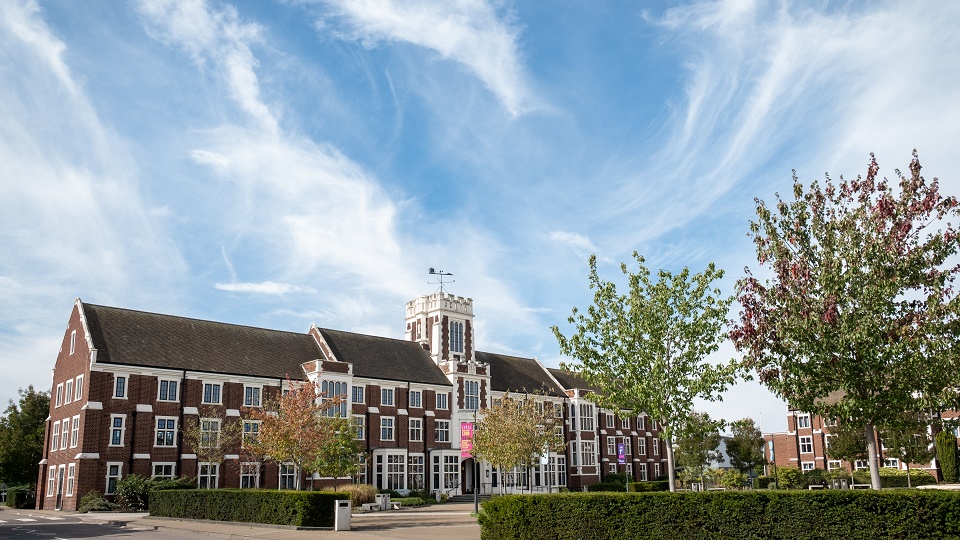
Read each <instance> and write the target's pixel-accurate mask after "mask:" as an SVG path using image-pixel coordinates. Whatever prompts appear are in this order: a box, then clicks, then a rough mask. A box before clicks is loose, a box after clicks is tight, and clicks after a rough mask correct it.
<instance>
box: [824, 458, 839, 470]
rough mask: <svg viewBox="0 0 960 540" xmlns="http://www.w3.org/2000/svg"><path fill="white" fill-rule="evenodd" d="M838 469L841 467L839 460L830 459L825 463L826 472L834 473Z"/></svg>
mask: <svg viewBox="0 0 960 540" xmlns="http://www.w3.org/2000/svg"><path fill="white" fill-rule="evenodd" d="M840 467H841V465H840V460H839V459H831V460H830V461H827V470H828V471H835V470H837V469H839V468H840Z"/></svg>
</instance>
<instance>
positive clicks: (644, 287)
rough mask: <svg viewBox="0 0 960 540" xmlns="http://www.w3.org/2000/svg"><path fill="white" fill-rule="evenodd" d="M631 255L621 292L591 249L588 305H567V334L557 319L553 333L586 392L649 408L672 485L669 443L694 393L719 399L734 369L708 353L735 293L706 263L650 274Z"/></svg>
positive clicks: (687, 415) (637, 410)
mask: <svg viewBox="0 0 960 540" xmlns="http://www.w3.org/2000/svg"><path fill="white" fill-rule="evenodd" d="M633 256H634V258H635V259H636V261H637V266H638V268H637V270H636V272H630V271H629V270H628V268H627V265H626V264H621V265H620V269H621V271H622V272H623V273H624V275H626V277H627V282H628V285H629V292H628V293H626V294H620V293H618V292H617V287H616V285H615V284H614V283H613V282H610V281H605V280H603V279H601V278H600V275H599V273H598V272H597V258H596V256H591V257H590V288H591V289H593V290H594V291H595V292H594V297H593V304H592V305H591V306H590V307H589V308H588V309H587V311H586V312H585V313H583V312H580V311H579V310H577V309H576V308H574V309H573V314H572V315H571V316H570V318H569V319H568V321H569V323H570V324H572V325H573V326H574V330H575V332H574V333H573V334H572V335H570V336H569V337H567V336H565V335H564V334H563V333H562V332H561V331H560V329H559V328H558V327H556V326H554V327H553V333H554V335H555V336H556V338H557V341H558V342H559V343H560V350H561V352H563V354H566V355H569V356H571V357H572V358H573V359H574V360H575V363H574V364H573V365H572V366H568V369H570V370H571V371H574V372H576V373H577V374H578V375H579V376H581V377H582V378H583V379H585V380H586V381H587V382H588V383H590V384H591V385H593V386H594V387H596V388H598V389H599V390H600V392H599V393H597V394H595V395H591V399H593V400H595V401H596V402H597V403H599V404H600V406H602V407H606V408H610V409H616V410H622V411H628V412H629V414H632V415H639V414H641V413H647V414H649V415H650V416H651V417H653V418H655V419H657V420H658V421H659V422H660V423H661V426H662V437H663V440H664V441H665V442H666V449H667V471H668V475H669V478H670V489H671V491H672V490H675V489H676V486H675V483H676V470H675V468H674V457H673V442H674V440H675V437H677V436H678V435H683V434H684V433H685V432H686V429H687V427H688V424H689V423H690V421H691V416H692V413H693V404H694V400H695V399H697V398H700V399H705V400H710V401H712V400H716V399H719V396H720V393H722V392H723V391H724V390H726V388H727V387H728V386H729V385H730V384H732V383H733V381H734V380H735V378H736V375H737V372H738V369H739V368H738V365H737V364H736V363H735V362H730V363H727V364H714V363H712V362H710V361H708V360H707V357H708V356H709V355H710V354H712V353H714V352H715V351H716V350H717V348H718V347H719V344H720V342H721V341H722V340H723V339H724V337H725V336H724V331H723V327H724V322H725V320H726V317H727V311H728V309H729V307H730V304H731V302H732V300H733V299H732V298H727V297H724V296H722V295H721V293H720V290H719V289H714V288H712V286H711V284H712V283H713V282H715V281H716V280H719V279H721V278H722V277H723V270H720V269H718V268H716V267H715V266H714V265H713V264H712V263H711V264H710V265H708V266H707V268H706V270H704V271H703V272H701V273H698V274H692V273H691V272H690V270H689V269H688V268H684V269H683V270H682V271H680V272H679V273H676V274H673V273H670V272H667V271H665V270H660V271H659V272H658V273H657V276H656V281H654V280H653V279H652V277H651V272H650V270H648V269H647V267H646V266H645V265H644V262H645V261H644V259H643V257H641V256H640V255H639V254H638V253H636V252H634V253H633Z"/></svg>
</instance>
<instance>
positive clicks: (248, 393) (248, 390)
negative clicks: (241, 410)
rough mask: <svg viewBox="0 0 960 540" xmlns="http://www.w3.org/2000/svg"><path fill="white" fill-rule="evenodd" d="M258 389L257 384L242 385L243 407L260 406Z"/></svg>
mask: <svg viewBox="0 0 960 540" xmlns="http://www.w3.org/2000/svg"><path fill="white" fill-rule="evenodd" d="M260 390H261V387H259V386H244V387H243V406H244V407H259V406H260Z"/></svg>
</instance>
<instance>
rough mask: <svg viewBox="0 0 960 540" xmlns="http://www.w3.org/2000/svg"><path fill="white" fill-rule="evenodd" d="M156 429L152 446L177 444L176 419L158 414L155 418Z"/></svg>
mask: <svg viewBox="0 0 960 540" xmlns="http://www.w3.org/2000/svg"><path fill="white" fill-rule="evenodd" d="M156 422H157V423H156V426H157V429H156V430H155V433H154V435H155V436H154V439H153V440H154V443H153V445H154V446H176V444H177V419H176V418H171V417H163V416H158V417H157V418H156Z"/></svg>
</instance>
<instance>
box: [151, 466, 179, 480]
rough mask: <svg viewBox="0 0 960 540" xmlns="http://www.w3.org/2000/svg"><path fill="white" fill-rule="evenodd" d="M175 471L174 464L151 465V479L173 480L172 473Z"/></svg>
mask: <svg viewBox="0 0 960 540" xmlns="http://www.w3.org/2000/svg"><path fill="white" fill-rule="evenodd" d="M175 471H176V463H154V464H153V477H154V478H167V479H172V478H174V477H175V476H174V474H173V473H174V472H175Z"/></svg>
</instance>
